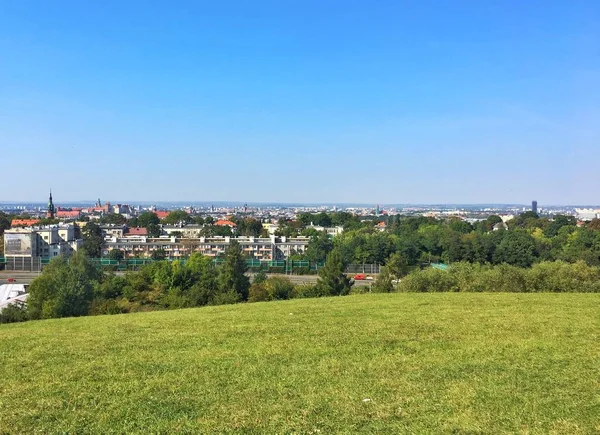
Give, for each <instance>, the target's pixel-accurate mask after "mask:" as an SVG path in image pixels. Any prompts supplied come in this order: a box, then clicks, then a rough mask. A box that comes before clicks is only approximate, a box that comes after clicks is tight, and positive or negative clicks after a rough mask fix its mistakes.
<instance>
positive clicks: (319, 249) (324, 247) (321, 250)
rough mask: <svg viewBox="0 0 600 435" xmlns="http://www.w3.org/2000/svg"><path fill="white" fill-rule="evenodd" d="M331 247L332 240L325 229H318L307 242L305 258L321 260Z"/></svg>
mask: <svg viewBox="0 0 600 435" xmlns="http://www.w3.org/2000/svg"><path fill="white" fill-rule="evenodd" d="M332 249H333V241H332V240H331V238H330V237H329V236H328V235H327V233H326V232H325V231H319V232H318V233H317V234H315V235H313V236H312V237H311V238H310V241H309V242H308V247H307V248H306V256H305V258H306V259H307V260H308V261H313V262H322V261H325V259H326V258H327V254H329V252H331V250H332Z"/></svg>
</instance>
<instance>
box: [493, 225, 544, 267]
mask: <svg viewBox="0 0 600 435" xmlns="http://www.w3.org/2000/svg"><path fill="white" fill-rule="evenodd" d="M536 256H537V252H536V250H535V240H534V239H533V237H531V236H530V235H529V234H528V233H527V232H525V231H523V230H520V231H519V230H512V231H508V232H507V234H506V235H505V236H504V238H503V239H502V241H501V242H500V244H499V245H498V248H497V249H496V252H495V253H494V262H495V263H507V264H511V265H513V266H519V267H529V266H531V265H532V264H533V262H534V261H535V260H536Z"/></svg>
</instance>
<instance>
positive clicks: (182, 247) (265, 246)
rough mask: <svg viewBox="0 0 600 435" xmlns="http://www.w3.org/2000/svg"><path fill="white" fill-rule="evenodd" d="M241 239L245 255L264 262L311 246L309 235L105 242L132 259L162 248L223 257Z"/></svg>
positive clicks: (167, 251) (170, 253)
mask: <svg viewBox="0 0 600 435" xmlns="http://www.w3.org/2000/svg"><path fill="white" fill-rule="evenodd" d="M233 240H235V241H237V242H238V243H239V244H240V246H241V248H242V251H243V252H244V254H245V255H246V256H247V257H248V258H251V259H255V260H261V261H272V260H285V259H286V258H289V256H290V255H293V254H295V253H304V252H305V251H306V249H307V247H308V243H309V240H310V239H309V238H308V237H291V238H286V237H275V236H271V237H228V236H225V237H220V236H216V237H198V238H178V237H175V236H172V237H158V238H151V237H146V236H137V237H123V238H119V237H113V238H109V239H107V240H106V241H105V242H104V247H103V255H108V254H109V252H110V251H111V250H113V249H118V250H120V251H123V252H124V254H125V256H126V257H128V258H132V257H151V256H152V253H154V252H156V251H159V250H162V251H164V253H165V255H166V256H167V257H169V258H181V257H188V256H189V255H191V254H193V253H195V252H199V253H200V254H202V255H206V256H208V257H213V258H214V257H219V256H222V255H224V254H225V250H226V249H227V247H228V246H229V245H230V244H231V242H232V241H233Z"/></svg>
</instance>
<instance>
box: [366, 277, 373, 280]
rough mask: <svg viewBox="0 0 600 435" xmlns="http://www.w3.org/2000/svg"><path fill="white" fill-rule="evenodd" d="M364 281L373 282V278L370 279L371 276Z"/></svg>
mask: <svg viewBox="0 0 600 435" xmlns="http://www.w3.org/2000/svg"><path fill="white" fill-rule="evenodd" d="M365 279H366V280H367V281H373V277H372V276H367V277H366V278H365Z"/></svg>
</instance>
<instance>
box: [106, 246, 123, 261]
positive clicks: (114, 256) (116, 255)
mask: <svg viewBox="0 0 600 435" xmlns="http://www.w3.org/2000/svg"><path fill="white" fill-rule="evenodd" d="M124 257H125V255H124V254H123V251H121V250H120V249H111V250H110V252H109V253H108V258H110V259H111V260H117V261H121V260H122V259H123V258H124Z"/></svg>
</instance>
